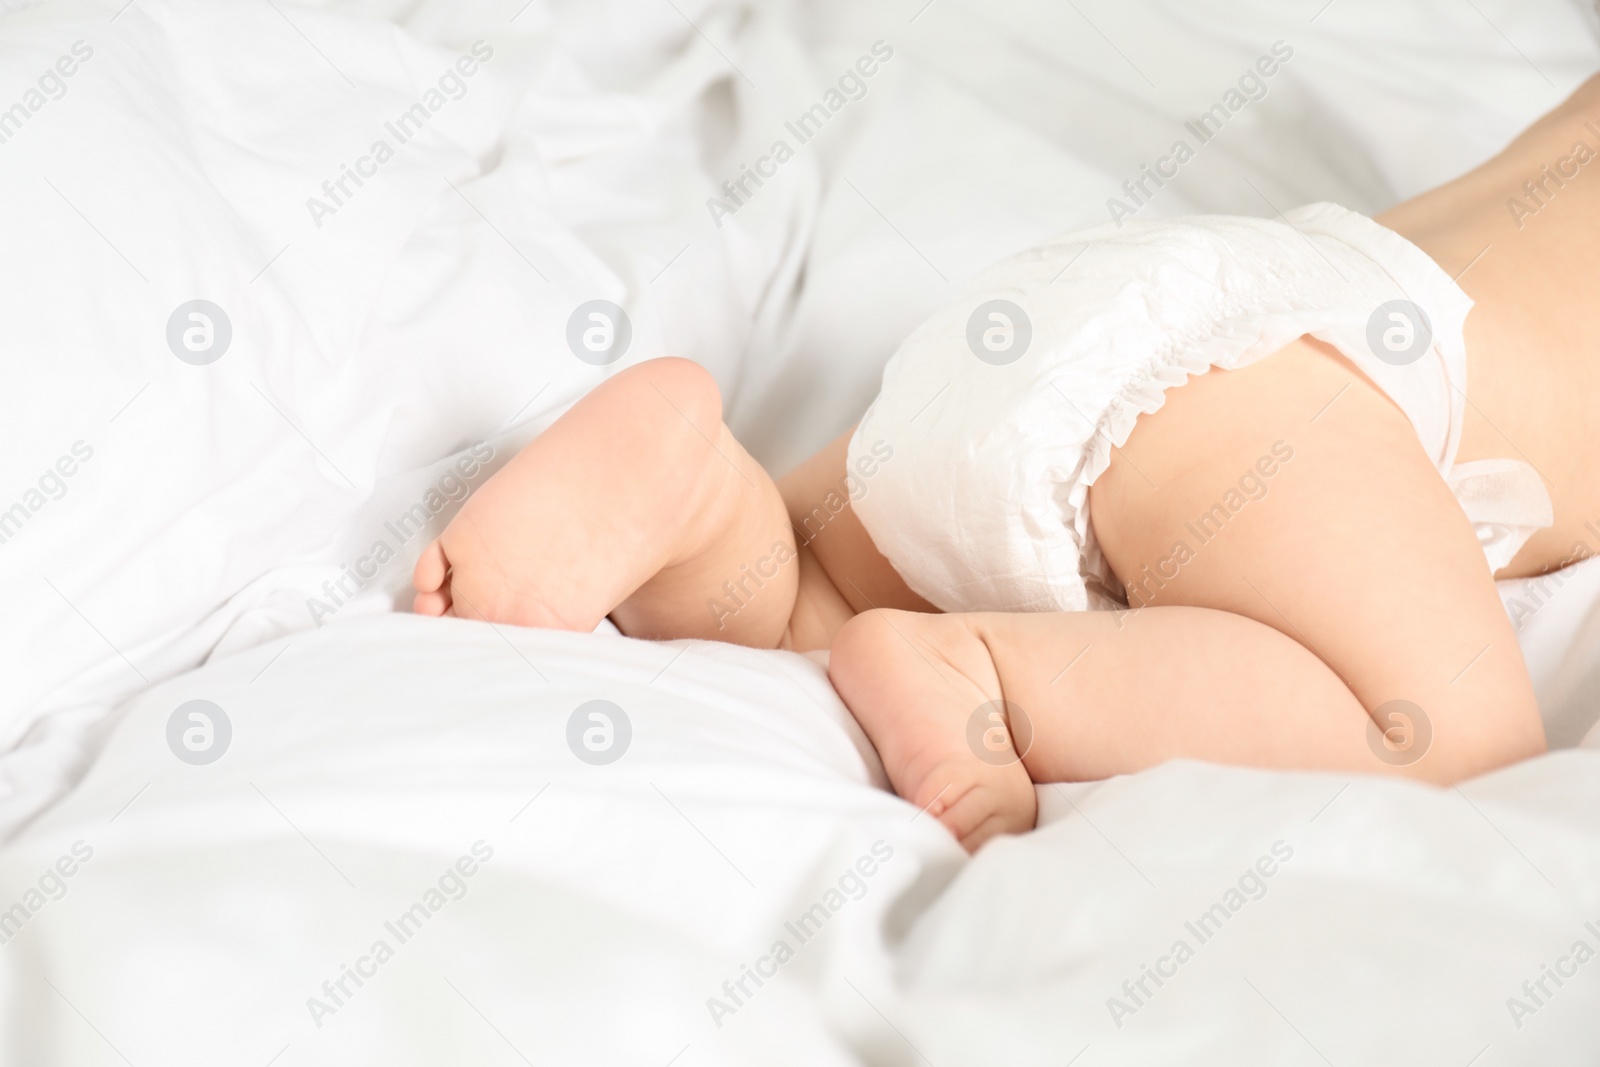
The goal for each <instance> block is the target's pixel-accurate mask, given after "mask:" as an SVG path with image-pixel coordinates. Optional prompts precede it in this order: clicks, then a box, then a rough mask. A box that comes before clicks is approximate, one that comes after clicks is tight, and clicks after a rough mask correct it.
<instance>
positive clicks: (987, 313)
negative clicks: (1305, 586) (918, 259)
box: [850, 203, 1551, 611]
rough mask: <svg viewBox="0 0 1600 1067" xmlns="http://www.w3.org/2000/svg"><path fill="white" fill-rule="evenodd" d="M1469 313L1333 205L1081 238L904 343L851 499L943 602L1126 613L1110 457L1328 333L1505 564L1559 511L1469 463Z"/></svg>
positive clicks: (861, 454) (1514, 468)
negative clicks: (1299, 344)
mask: <svg viewBox="0 0 1600 1067" xmlns="http://www.w3.org/2000/svg"><path fill="white" fill-rule="evenodd" d="M995 301H1004V302H1009V307H1008V306H1007V305H1006V304H1000V305H996V304H995V303H994V302H995ZM1396 301H1403V302H1406V303H1404V304H1395V303H1394V302H1396ZM1471 307H1472V301H1471V299H1470V298H1468V296H1467V295H1466V293H1464V292H1462V290H1461V288H1460V287H1459V286H1457V285H1456V284H1455V282H1454V281H1453V280H1452V279H1451V278H1450V276H1449V275H1447V274H1446V273H1445V272H1444V271H1443V270H1442V269H1440V268H1439V266H1438V265H1437V264H1435V263H1434V262H1433V261H1432V260H1431V259H1430V258H1429V257H1428V256H1427V255H1426V254H1425V253H1424V252H1422V251H1421V250H1420V249H1419V248H1417V247H1416V246H1415V245H1412V244H1411V243H1410V242H1408V241H1406V240H1405V239H1404V238H1402V237H1400V236H1399V235H1398V234H1395V233H1393V232H1392V231H1390V230H1388V229H1385V228H1384V227H1382V226H1380V225H1379V224H1377V223H1375V222H1373V221H1372V220H1371V219H1369V218H1366V217H1364V216H1362V215H1358V214H1356V213H1355V212H1352V211H1348V210H1346V209H1344V208H1342V207H1339V206H1337V205H1334V204H1327V203H1319V204H1310V205H1308V206H1306V207H1302V208H1298V209H1296V210H1295V211H1292V212H1290V213H1289V214H1287V215H1285V216H1283V217H1282V219H1281V221H1274V220H1267V219H1255V218H1239V217H1226V216H1198V217H1190V218H1178V219H1168V220H1161V221H1149V222H1141V221H1130V220H1123V222H1122V225H1120V226H1117V225H1106V226H1099V227H1093V228H1090V229H1086V230H1080V231H1077V232H1074V233H1071V234H1068V235H1066V236H1064V237H1062V238H1061V239H1059V240H1058V241H1055V242H1053V243H1051V244H1048V245H1044V246H1041V247H1039V248H1036V249H1032V250H1030V251H1027V252H1024V253H1022V254H1020V255H1018V256H1015V257H1012V258H1011V259H1009V260H1006V261H1005V262H1003V263H1000V264H999V265H997V266H995V267H994V268H992V269H991V270H989V271H987V272H986V273H984V274H983V275H980V276H979V277H978V278H977V279H976V280H975V281H974V282H973V284H972V285H971V286H969V287H968V288H967V289H966V291H965V295H964V296H963V297H961V298H959V299H957V300H956V301H954V302H952V303H951V304H950V305H948V306H947V307H946V308H945V309H944V310H943V311H941V312H939V313H938V314H936V315H934V316H933V317H932V318H931V319H929V320H928V321H927V322H926V323H924V324H923V325H922V326H921V327H920V328H919V329H917V330H916V331H915V332H914V333H913V334H912V335H911V336H910V337H909V338H908V339H907V340H906V342H905V343H904V344H903V345H902V346H901V347H900V349H899V351H898V352H896V353H895V355H894V357H893V358H892V359H891V360H890V362H889V364H888V366H887V367H886V368H885V370H884V375H883V388H882V391H881V392H880V394H879V396H878V398H877V399H876V400H875V401H874V402H873V404H872V407H871V408H870V409H869V410H868V411H867V414H866V415H865V416H864V417H863V418H862V420H861V424H860V426H859V428H858V429H857V431H856V433H855V436H854V437H853V438H852V440H851V444H850V464H851V467H852V469H855V470H862V471H865V470H868V469H872V470H873V473H872V475H871V476H870V477H869V478H864V479H863V481H862V488H861V490H860V491H859V492H858V494H857V495H858V499H856V500H855V509H856V511H857V513H858V514H859V515H860V517H861V521H862V522H863V524H865V526H866V528H867V530H868V532H869V533H870V534H871V535H872V539H873V541H874V542H875V543H876V544H877V546H878V548H879V549H880V550H881V551H882V552H883V553H884V555H885V556H887V557H888V558H889V560H890V561H891V562H892V563H893V564H894V566H895V568H896V569H897V570H898V571H899V572H900V573H901V574H902V575H903V576H904V577H905V579H906V581H907V582H908V583H909V584H910V586H911V588H912V589H914V590H916V591H917V592H918V593H919V594H921V595H922V596H924V597H926V598H927V599H928V600H930V601H931V602H933V603H934V604H936V605H938V606H939V607H940V608H942V609H944V610H946V611H1077V610H1084V609H1087V608H1094V607H1099V608H1105V607H1112V606H1115V605H1116V604H1117V603H1118V602H1119V601H1122V600H1123V599H1124V597H1123V595H1122V589H1121V585H1120V583H1119V582H1118V581H1117V579H1116V576H1115V575H1114V574H1113V573H1112V572H1111V569H1110V568H1109V566H1108V565H1107V564H1106V562H1105V560H1104V559H1103V557H1102V556H1101V554H1100V551H1099V549H1098V546H1097V545H1096V543H1095V537H1094V528H1093V526H1092V525H1091V523H1090V521H1089V510H1088V494H1089V487H1090V486H1091V485H1093V484H1094V482H1095V479H1097V478H1098V477H1099V476H1100V474H1101V473H1102V472H1103V471H1105V469H1106V467H1107V466H1108V464H1109V463H1110V460H1111V452H1112V449H1114V448H1116V447H1118V446H1120V445H1122V444H1123V443H1124V442H1125V441H1126V440H1127V438H1128V435H1129V434H1130V433H1131V432H1132V430H1133V426H1134V421H1135V420H1136V419H1137V418H1138V417H1139V415H1141V414H1144V413H1148V412H1152V411H1155V410H1156V409H1158V408H1160V407H1161V405H1162V403H1163V401H1164V399H1165V394H1166V391H1167V390H1168V389H1170V388H1172V387H1174V386H1177V385H1181V384H1183V382H1185V381H1186V380H1187V379H1188V378H1189V377H1190V376H1191V375H1196V374H1202V373H1204V372H1205V371H1207V370H1209V369H1210V368H1212V367H1221V368H1224V369H1227V368H1236V367H1242V366H1245V365H1247V364H1249V363H1252V362H1254V361H1255V360H1257V359H1260V358H1262V357H1264V356H1267V355H1270V354H1271V353H1273V352H1275V351H1277V350H1278V349H1280V348H1282V347H1284V346H1285V345H1287V344H1289V343H1290V342H1292V341H1294V340H1295V339H1296V338H1299V337H1301V336H1304V335H1310V336H1312V337H1315V338H1318V339H1320V340H1322V341H1325V342H1327V343H1328V344H1330V345H1332V346H1334V347H1335V348H1336V349H1338V350H1339V351H1340V352H1341V353H1342V354H1344V355H1345V356H1346V357H1347V358H1349V359H1350V360H1351V361H1352V362H1353V363H1354V364H1355V365H1356V366H1357V367H1358V368H1359V369H1360V370H1361V371H1362V372H1363V373H1364V374H1366V375H1367V376H1368V377H1369V378H1371V379H1372V380H1373V382H1375V383H1376V384H1377V386H1378V387H1379V388H1381V389H1383V390H1384V391H1385V392H1386V393H1388V395H1389V396H1390V397H1392V398H1393V399H1394V401H1395V403H1396V404H1397V405H1398V406H1399V407H1400V408H1401V410H1402V411H1404V412H1405V414H1406V416H1407V417H1408V418H1409V419H1410V420H1411V422H1412V424H1413V425H1414V426H1415V427H1416V431H1417V437H1418V439H1419V440H1420V441H1421V443H1422V446H1423V448H1424V449H1425V450H1426V451H1427V453H1428V456H1429V458H1430V459H1431V460H1432V461H1433V463H1434V465H1435V466H1436V467H1437V468H1438V470H1439V473H1440V475H1441V476H1442V477H1444V478H1445V479H1446V481H1447V482H1448V484H1449V485H1450V487H1451V489H1452V491H1453V492H1454V493H1455V495H1456V499H1457V500H1458V501H1459V502H1460V504H1461V506H1462V508H1463V510H1464V511H1465V512H1466V514H1467V517H1468V518H1469V519H1470V520H1471V521H1472V523H1473V525H1474V529H1475V530H1476V531H1477V533H1478V537H1479V540H1480V541H1481V542H1482V544H1483V547H1484V552H1485V556H1486V558H1487V560H1488V562H1489V564H1490V567H1491V570H1493V569H1498V568H1499V567H1501V566H1504V565H1505V563H1506V562H1508V561H1509V560H1510V559H1511V557H1512V556H1513V555H1515V554H1516V552H1517V550H1518V549H1519V548H1520V547H1521V546H1522V544H1523V543H1524V542H1526V540H1527V538H1528V537H1529V536H1530V535H1531V534H1532V533H1533V532H1534V531H1535V530H1537V529H1540V528H1543V527H1545V526H1548V525H1550V522H1551V509H1550V500H1549V497H1548V495H1547V494H1546V493H1545V491H1544V487H1543V485H1542V483H1541V482H1540V481H1539V477H1538V475H1537V474H1536V473H1535V472H1534V471H1533V470H1532V469H1531V468H1529V467H1528V466H1527V465H1526V464H1524V463H1521V462H1518V461H1514V460H1491V461H1482V462H1475V463H1470V464H1461V465H1459V466H1458V465H1457V464H1456V462H1455V457H1456V450H1457V447H1458V446H1459V444H1460V438H1461V423H1462V413H1463V409H1464V406H1465V402H1466V350H1465V346H1464V342H1463V339H1462V327H1463V324H1464V322H1465V319H1466V315H1467V312H1468V311H1469V310H1470V309H1471ZM1413 309H1420V316H1419V315H1418V314H1417V312H1416V311H1415V310H1413ZM1396 316H1398V317H1396ZM1329 399H1330V401H1332V400H1333V399H1334V398H1333V397H1330V398H1329ZM886 454H887V455H890V456H891V458H890V459H889V460H887V461H886V462H882V463H881V464H880V463H878V462H876V460H881V459H882V457H883V456H884V455H886ZM1279 458H1282V457H1279ZM1241 499H1242V498H1241ZM1233 510H1238V509H1237V508H1234V509H1233Z"/></svg>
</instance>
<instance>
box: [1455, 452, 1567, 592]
mask: <svg viewBox="0 0 1600 1067" xmlns="http://www.w3.org/2000/svg"><path fill="white" fill-rule="evenodd" d="M1445 481H1446V482H1447V483H1449V486H1450V491H1451V492H1453V493H1454V494H1455V497H1456V500H1457V502H1459V503H1460V505H1461V510H1462V511H1464V512H1466V515H1467V519H1468V520H1469V521H1470V522H1471V523H1472V530H1473V532H1474V533H1476V534H1477V535H1478V543H1479V544H1481V545H1482V546H1483V554H1484V556H1485V557H1487V558H1488V561H1489V572H1490V573H1491V574H1492V573H1494V572H1496V571H1498V570H1500V569H1501V568H1502V567H1505V566H1507V565H1509V564H1510V563H1511V560H1512V559H1513V558H1514V557H1515V556H1516V554H1517V553H1518V552H1519V551H1521V550H1522V546H1523V545H1525V544H1527V543H1528V538H1530V537H1532V536H1533V535H1534V534H1536V533H1538V532H1539V531H1540V530H1544V529H1548V528H1549V527H1550V526H1551V525H1553V524H1554V523H1555V509H1554V507H1553V506H1552V505H1551V503H1550V494H1549V493H1548V492H1547V491H1546V490H1545V487H1544V479H1543V478H1541V477H1539V472H1538V471H1536V470H1534V469H1533V468H1532V467H1531V466H1529V465H1528V464H1526V463H1524V462H1522V461H1521V460H1516V459H1481V460H1475V461H1474V462H1471V463H1457V464H1456V465H1455V466H1454V467H1453V468H1452V469H1451V471H1450V473H1449V475H1447V476H1446V478H1445Z"/></svg>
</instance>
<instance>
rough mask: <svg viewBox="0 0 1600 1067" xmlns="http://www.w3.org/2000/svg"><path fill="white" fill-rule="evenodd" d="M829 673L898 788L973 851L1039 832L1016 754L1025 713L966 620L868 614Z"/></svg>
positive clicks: (840, 643) (1024, 739) (837, 647)
mask: <svg viewBox="0 0 1600 1067" xmlns="http://www.w3.org/2000/svg"><path fill="white" fill-rule="evenodd" d="M829 676H830V677H831V679H832V680H833V684H834V687H835V688H836V689H838V691H839V695H840V697H841V698H843V700H844V702H845V704H846V705H847V706H848V707H849V708H850V710H851V712H852V713H854V715H855V717H856V719H857V720H858V721H860V723H861V726H862V728H863V729H864V730H866V732H867V734H868V736H869V737H871V738H872V742H873V744H874V745H876V746H877V749H878V755H879V756H880V757H881V758H882V759H883V765H884V769H885V770H886V771H887V772H888V774H889V780H890V781H891V782H892V783H893V784H894V787H895V791H896V792H897V793H899V794H900V795H901V796H902V797H904V798H905V799H906V800H909V801H910V802H911V803H913V804H915V805H917V806H918V807H919V808H923V809H924V810H926V811H927V812H928V814H929V815H932V816H933V817H934V818H936V819H938V820H939V821H940V822H941V823H943V824H944V825H945V828H946V829H948V830H949V831H950V832H951V833H952V834H954V835H955V836H956V839H957V840H958V841H960V842H961V845H962V847H964V848H966V849H967V851H969V852H971V851H976V849H977V848H978V846H979V845H981V844H983V843H984V842H985V841H987V840H988V839H989V838H990V837H993V836H994V835H996V834H1004V833H1022V832H1024V831H1026V830H1031V829H1032V828H1033V825H1034V820H1035V818H1036V817H1037V814H1038V809H1037V799H1036V797H1035V795H1034V790H1033V782H1032V780H1031V779H1030V778H1029V777H1028V772H1027V768H1026V767H1024V766H1023V764H1022V761H1021V759H1020V757H1019V755H1018V753H1017V747H1018V746H1020V747H1021V748H1022V749H1023V754H1026V749H1027V747H1028V745H1029V744H1030V743H1031V740H1032V735H1031V728H1030V727H1028V725H1027V720H1026V716H1025V715H1024V714H1022V713H1021V712H1020V710H1019V709H1017V708H1015V707H1014V706H1013V705H1009V704H1007V703H1006V702H1005V700H1004V698H1003V694H1002V693H1001V691H1000V677H999V675H998V674H997V673H996V672H995V667H994V661H993V660H992V659H991V658H990V655H989V650H988V646H987V645H985V644H984V643H983V640H982V638H980V637H979V636H978V634H977V633H976V632H975V631H974V630H973V629H972V628H971V626H970V624H969V623H968V621H967V620H966V618H965V617H963V616H960V615H923V614H917V613H915V612H907V611H869V612H867V613H865V614H863V615H858V616H856V617H855V618H854V619H852V620H851V621H850V622H849V623H847V624H846V625H845V628H844V629H843V630H841V631H840V632H839V636H838V638H837V639H836V640H835V641H834V645H833V649H832V652H831V655H830V659H829Z"/></svg>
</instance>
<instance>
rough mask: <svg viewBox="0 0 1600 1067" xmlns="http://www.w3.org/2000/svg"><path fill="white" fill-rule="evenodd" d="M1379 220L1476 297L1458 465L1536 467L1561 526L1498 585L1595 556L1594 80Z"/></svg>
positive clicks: (1598, 203) (1599, 124) (1598, 139)
mask: <svg viewBox="0 0 1600 1067" xmlns="http://www.w3.org/2000/svg"><path fill="white" fill-rule="evenodd" d="M1528 183H1531V185H1529V184H1528ZM1377 218H1378V221H1379V222H1381V223H1383V224H1384V225H1386V226H1388V227H1390V228H1391V229H1393V230H1395V231H1396V232H1398V233H1400V234H1401V235H1403V236H1405V237H1406V238H1408V239H1409V240H1411V241H1412V242H1413V243H1414V244H1416V245H1417V246H1419V247H1420V248H1422V249H1423V250H1424V251H1425V252H1427V253H1428V254H1429V255H1430V256H1432V257H1433V259H1434V260H1435V261H1437V262H1438V263H1439V264H1440V266H1442V267H1443V268H1444V269H1445V270H1446V271H1448V272H1449V273H1450V274H1452V275H1458V276H1459V277H1458V278H1457V280H1458V283H1459V284H1460V285H1461V287H1462V288H1463V289H1465V290H1466V292H1467V294H1468V295H1469V296H1471V297H1472V299H1473V301H1474V302H1475V305H1476V306H1475V307H1474V309H1473V311H1472V313H1471V314H1470V315H1469V316H1468V318H1467V325H1466V342H1467V400H1468V403H1467V412H1466V419H1465V422H1464V424H1463V428H1462V437H1461V450H1460V453H1459V460H1460V461H1462V462H1468V461H1472V460H1479V459H1488V458H1495V457H1504V458H1508V459H1520V460H1523V461H1525V462H1527V463H1530V464H1531V465H1532V466H1533V467H1534V468H1535V469H1536V470H1537V471H1538V472H1539V473H1540V474H1541V475H1542V476H1543V478H1544V479H1545V488H1546V489H1547V490H1548V491H1549V493H1550V499H1551V502H1552V503H1553V504H1554V508H1555V525H1554V526H1552V527H1551V528H1550V529H1548V530H1544V531H1541V532H1540V533H1538V534H1536V535H1535V536H1534V537H1533V538H1532V539H1531V540H1530V541H1529V542H1528V544H1527V545H1526V546H1525V547H1524V548H1523V550H1522V551H1521V552H1520V553H1519V554H1518V555H1517V557H1516V559H1515V560H1513V561H1512V564H1511V566H1510V567H1508V568H1506V569H1505V570H1503V571H1501V572H1500V575H1499V576H1500V577H1523V576H1527V575H1531V574H1537V573H1539V572H1541V571H1545V570H1548V569H1551V568H1553V567H1558V566H1561V565H1562V564H1564V563H1567V562H1571V561H1572V560H1573V558H1574V556H1575V554H1577V555H1581V554H1600V467H1597V463H1596V457H1597V454H1600V330H1597V329H1596V327H1595V317H1594V311H1593V309H1594V307H1595V303H1596V296H1597V295H1600V241H1597V240H1596V238H1600V79H1591V80H1590V81H1589V82H1587V83H1585V84H1584V85H1583V87H1581V88H1580V89H1579V90H1578V91H1577V92H1576V93H1574V94H1573V95H1572V97H1571V98H1570V99H1569V100H1567V101H1566V103H1564V104H1563V105H1562V106H1561V107H1559V108H1557V109H1556V110H1555V111H1554V112H1552V113H1551V114H1549V115H1547V116H1546V117H1545V118H1543V119H1541V120H1540V121H1539V122H1538V123H1536V124H1535V125H1534V126H1532V127H1531V128H1529V129H1528V130H1527V132H1525V133H1524V134H1522V135H1521V136H1520V137H1518V138H1517V139H1516V140H1515V141H1513V142H1512V143H1511V144H1510V145H1509V146H1508V147H1507V148H1506V149H1505V150H1504V151H1503V152H1501V153H1500V154H1499V155H1498V156H1495V157H1494V158H1493V159H1491V160H1489V161H1488V162H1486V163H1484V164H1483V165H1482V166H1480V167H1478V168H1477V169H1476V170H1473V171H1471V172H1469V173H1468V174H1466V175H1464V176H1463V177H1461V178H1459V179H1457V180H1456V181H1453V182H1451V183H1450V184H1448V185H1444V186H1441V187H1440V188H1438V189H1435V190H1432V191H1430V192H1428V193H1425V194H1423V195H1422V196H1419V197H1417V198H1415V199H1413V200H1410V201H1407V202H1406V203H1404V204H1401V205H1400V206H1398V207H1396V208H1394V209H1393V210H1391V211H1389V212H1387V213H1385V214H1383V215H1379V216H1378V217H1377ZM1580 546H1581V547H1580Z"/></svg>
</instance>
